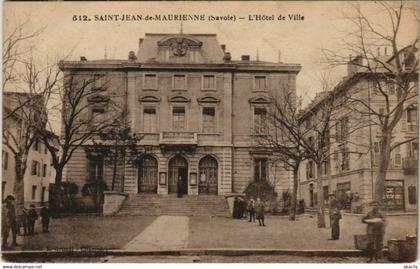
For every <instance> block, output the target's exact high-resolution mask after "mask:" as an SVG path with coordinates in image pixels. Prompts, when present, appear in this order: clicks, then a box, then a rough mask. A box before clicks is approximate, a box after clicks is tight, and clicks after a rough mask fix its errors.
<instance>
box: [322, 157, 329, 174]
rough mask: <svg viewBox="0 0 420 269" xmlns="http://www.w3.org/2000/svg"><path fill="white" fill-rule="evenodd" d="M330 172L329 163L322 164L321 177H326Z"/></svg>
mask: <svg viewBox="0 0 420 269" xmlns="http://www.w3.org/2000/svg"><path fill="white" fill-rule="evenodd" d="M327 172H328V162H327V161H323V162H322V164H321V175H323V176H325V175H326V174H327Z"/></svg>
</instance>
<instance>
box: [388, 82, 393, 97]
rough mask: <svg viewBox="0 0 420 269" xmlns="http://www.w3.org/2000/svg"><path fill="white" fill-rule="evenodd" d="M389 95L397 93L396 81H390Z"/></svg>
mask: <svg viewBox="0 0 420 269" xmlns="http://www.w3.org/2000/svg"><path fill="white" fill-rule="evenodd" d="M387 88H388V95H394V94H395V84H394V83H388V84H387Z"/></svg>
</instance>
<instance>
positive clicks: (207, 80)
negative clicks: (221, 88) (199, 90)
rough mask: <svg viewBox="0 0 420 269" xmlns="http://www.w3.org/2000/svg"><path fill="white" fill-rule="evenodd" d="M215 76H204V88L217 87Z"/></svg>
mask: <svg viewBox="0 0 420 269" xmlns="http://www.w3.org/2000/svg"><path fill="white" fill-rule="evenodd" d="M215 88H216V85H215V78H214V75H204V76H203V89H215Z"/></svg>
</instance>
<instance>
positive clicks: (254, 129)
mask: <svg viewBox="0 0 420 269" xmlns="http://www.w3.org/2000/svg"><path fill="white" fill-rule="evenodd" d="M60 67H61V69H62V70H63V72H64V74H67V75H68V74H70V73H71V74H73V75H80V76H93V77H97V78H100V79H106V80H107V84H108V85H107V87H106V88H105V89H96V88H94V87H93V88H92V90H97V95H98V98H96V99H98V100H104V98H105V99H109V100H113V101H114V103H119V104H121V106H122V107H124V108H125V109H126V111H127V113H126V117H127V123H128V125H129V127H130V130H131V132H132V133H134V134H137V135H139V137H141V140H140V141H139V142H138V147H139V148H142V149H143V151H141V152H142V153H141V155H140V156H138V161H137V162H136V163H135V164H134V165H128V164H127V165H125V166H123V167H121V169H120V171H119V172H118V182H117V183H116V185H117V188H118V190H122V191H123V192H126V193H153V194H162V195H165V194H171V193H176V192H177V188H182V192H183V193H184V194H188V195H225V194H231V193H243V191H244V190H245V188H246V187H247V186H248V184H249V183H251V182H254V181H264V180H266V181H269V182H271V183H272V184H273V185H274V186H275V190H276V191H277V192H278V193H281V192H282V191H285V190H287V189H291V175H290V172H288V171H286V170H285V168H284V164H282V163H279V162H276V161H275V160H273V159H272V157H271V154H270V153H269V152H267V151H264V150H261V149H260V148H259V147H256V145H257V142H256V137H257V136H259V135H263V128H262V126H263V119H264V116H265V115H266V114H267V109H268V106H269V103H270V97H271V96H277V97H278V96H282V95H285V94H296V76H297V74H298V73H299V71H300V69H301V66H300V65H299V64H288V63H283V62H264V61H259V60H258V59H255V60H253V59H250V56H249V55H243V56H242V57H241V59H240V60H234V59H232V57H231V54H230V53H229V52H228V48H227V47H226V46H225V45H221V44H219V42H218V40H217V37H216V35H215V34H182V33H181V34H159V33H147V34H145V37H144V38H140V39H139V44H138V49H137V52H134V51H131V52H130V53H129V55H128V59H126V60H110V59H103V60H88V59H86V58H85V57H81V60H80V61H63V62H61V63H60ZM101 98H102V99H101ZM93 99H95V98H93ZM90 102H92V105H91V110H90V112H89V113H91V114H95V113H96V114H103V116H102V117H105V118H106V117H107V107H106V106H107V105H106V104H105V105H104V102H100V103H95V100H91V101H90ZM92 148H93V150H92ZM92 151H94V146H92V145H91V144H89V143H88V144H87V145H86V147H84V148H79V149H78V150H77V151H76V152H75V153H74V155H73V157H72V159H71V160H70V161H69V163H68V164H67V166H66V170H65V175H64V176H65V178H66V180H68V181H71V182H75V183H76V184H77V185H79V187H80V188H81V187H82V186H83V185H84V184H85V183H87V182H92V181H93V180H104V181H105V182H106V183H107V186H108V187H109V186H111V179H112V169H111V167H108V166H107V165H106V164H105V163H104V161H103V159H102V158H100V156H99V157H98V155H95V154H94V153H93V152H92ZM179 181H181V184H179V185H177V184H178V182H179Z"/></svg>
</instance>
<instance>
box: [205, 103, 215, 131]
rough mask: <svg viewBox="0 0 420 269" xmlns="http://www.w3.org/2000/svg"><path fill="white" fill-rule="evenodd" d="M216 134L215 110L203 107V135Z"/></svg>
mask: <svg viewBox="0 0 420 269" xmlns="http://www.w3.org/2000/svg"><path fill="white" fill-rule="evenodd" d="M214 132H216V109H215V108H214V107H203V133H214Z"/></svg>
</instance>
